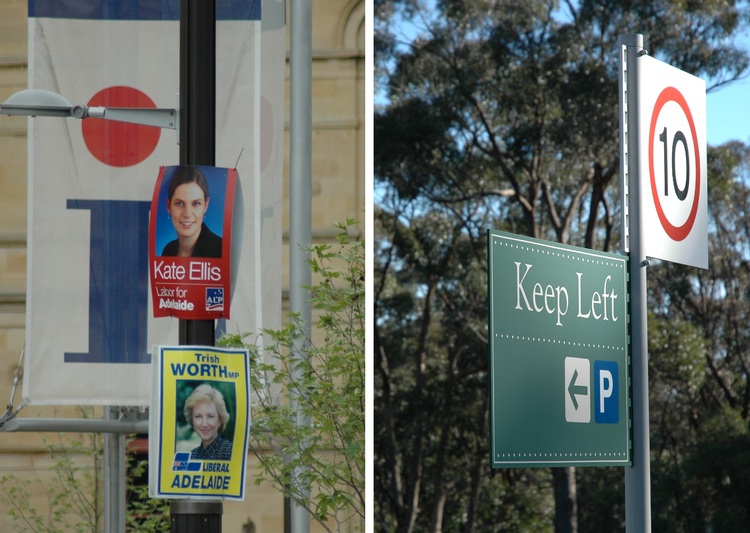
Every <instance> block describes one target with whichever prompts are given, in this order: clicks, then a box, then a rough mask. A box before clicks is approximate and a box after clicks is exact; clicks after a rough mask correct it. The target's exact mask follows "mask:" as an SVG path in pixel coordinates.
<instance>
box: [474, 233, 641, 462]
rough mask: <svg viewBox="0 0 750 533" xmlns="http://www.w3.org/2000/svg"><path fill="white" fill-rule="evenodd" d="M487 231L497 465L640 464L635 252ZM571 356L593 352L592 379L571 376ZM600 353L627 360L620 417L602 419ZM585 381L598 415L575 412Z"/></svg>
mask: <svg viewBox="0 0 750 533" xmlns="http://www.w3.org/2000/svg"><path fill="white" fill-rule="evenodd" d="M487 236H488V238H487V252H488V307H489V369H490V376H489V378H490V379H489V386H490V390H489V394H490V463H491V466H492V467H493V468H521V467H564V466H630V465H631V464H632V413H631V390H632V387H631V369H630V360H631V356H630V314H629V303H628V302H629V283H628V261H629V259H628V257H627V256H624V255H619V254H612V253H606V252H599V251H595V250H589V249H587V248H579V247H575V246H569V245H564V244H558V243H553V242H550V241H542V240H539V239H533V238H529V237H522V236H519V235H514V234H511V233H505V232H500V231H496V230H488V232H487ZM605 283H606V285H605ZM537 285H538V287H539V288H538V289H537V292H536V293H534V287H535V286H537ZM519 287H520V288H519ZM594 293H597V294H594ZM605 295H607V296H605ZM592 298H593V299H592ZM563 311H564V312H563ZM592 311H593V312H592ZM566 358H576V359H579V361H578V362H581V361H580V360H581V359H587V360H588V365H589V366H590V368H591V371H590V377H589V383H588V385H589V386H588V389H586V387H585V385H582V382H581V381H580V379H579V380H578V381H575V380H576V379H578V378H573V380H574V383H566V374H565V364H566V362H565V360H566ZM570 361H572V360H570ZM570 361H569V362H570ZM594 361H605V362H608V364H612V362H616V363H617V368H618V377H617V387H618V402H619V403H618V420H617V422H614V423H597V422H596V420H595V413H594V406H593V405H592V404H593V403H594V383H592V382H593V376H594V370H593V368H594ZM583 364H584V365H586V363H585V362H584V363H583ZM584 390H585V391H586V396H585V398H587V399H588V401H590V402H591V404H589V406H590V413H591V414H590V422H587V423H574V422H568V421H566V410H565V409H566V407H565V402H566V395H569V398H575V399H581V397H580V394H581V393H582V392H583V391H584ZM574 394H579V395H578V396H574ZM574 401H575V400H574ZM571 405H572V404H571ZM576 409H578V406H577V402H576Z"/></svg>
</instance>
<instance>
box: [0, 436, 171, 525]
mask: <svg viewBox="0 0 750 533" xmlns="http://www.w3.org/2000/svg"><path fill="white" fill-rule="evenodd" d="M82 437H83V439H84V440H71V439H69V438H66V437H64V436H62V435H59V436H58V439H57V441H56V443H54V444H52V443H49V442H47V441H45V448H46V450H47V453H48V455H49V457H50V459H51V460H52V465H51V468H50V470H49V472H50V475H51V478H49V479H48V478H47V477H46V476H45V477H42V476H40V474H39V472H38V471H35V473H34V477H33V478H29V477H22V476H18V475H16V474H8V475H3V476H2V477H0V502H2V504H3V507H4V508H5V509H6V510H7V515H8V517H9V518H10V519H11V521H12V523H13V526H14V531H16V532H18V533H26V532H33V533H73V532H74V533H98V532H99V531H101V527H102V520H103V518H104V507H103V505H104V503H103V501H102V497H103V494H102V482H103V480H102V474H101V471H102V467H103V465H102V456H103V448H102V443H103V437H102V435H101V434H95V433H87V434H83V435H82ZM126 462H127V467H126V469H127V480H126V489H127V492H128V501H127V507H126V513H125V522H126V526H127V528H128V531H137V532H138V533H161V532H163V531H169V527H170V515H169V502H168V500H163V499H155V498H154V499H152V498H149V496H148V485H147V484H143V483H138V482H137V481H138V480H142V479H144V478H147V475H146V472H147V468H148V461H147V460H145V459H143V460H137V459H136V457H135V454H133V453H128V454H127V455H126ZM40 491H41V492H43V494H44V496H45V498H46V500H47V505H46V507H43V508H39V507H38V506H37V505H35V501H34V500H33V499H32V494H38V493H39V492H40Z"/></svg>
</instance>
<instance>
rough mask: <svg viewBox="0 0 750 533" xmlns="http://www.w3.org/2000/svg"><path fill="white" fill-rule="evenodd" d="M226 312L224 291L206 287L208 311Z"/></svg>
mask: <svg viewBox="0 0 750 533" xmlns="http://www.w3.org/2000/svg"><path fill="white" fill-rule="evenodd" d="M223 310H224V289H223V288H218V287H206V311H223Z"/></svg>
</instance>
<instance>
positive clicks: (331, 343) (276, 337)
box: [221, 221, 365, 531]
mask: <svg viewBox="0 0 750 533" xmlns="http://www.w3.org/2000/svg"><path fill="white" fill-rule="evenodd" d="M353 224H354V222H353V221H347V223H346V224H340V225H338V226H337V227H338V228H339V230H340V233H339V234H338V236H337V242H338V244H337V245H336V246H331V245H316V246H314V247H313V248H312V250H311V260H310V267H311V270H312V273H313V276H314V279H317V280H318V281H317V282H315V283H314V284H313V285H312V286H311V287H308V289H309V291H310V294H311V301H312V306H313V309H314V311H315V313H316V316H317V324H316V325H317V329H318V331H319V333H320V335H321V336H322V337H323V342H322V343H319V344H317V345H316V344H315V343H314V342H313V341H312V339H308V338H305V335H304V332H305V324H302V323H301V320H300V318H299V317H298V316H295V315H292V316H290V317H289V321H288V323H287V324H286V325H285V326H283V327H282V328H281V329H280V330H278V331H277V330H263V331H262V337H263V342H262V348H261V343H256V344H251V345H249V346H247V348H248V349H249V351H250V354H251V361H252V373H251V381H252V387H253V389H254V390H255V391H256V392H257V393H258V397H259V398H260V405H259V406H254V407H253V412H252V420H253V430H252V435H251V437H252V438H251V447H252V450H253V452H254V453H255V454H256V456H257V457H258V458H259V460H260V462H261V464H262V467H263V470H262V472H261V473H260V476H259V478H258V479H257V480H256V482H257V483H260V482H261V481H262V480H266V481H269V482H271V483H272V484H273V485H274V486H275V487H276V488H277V489H278V490H280V491H282V492H283V493H284V494H285V496H288V497H290V498H292V499H294V500H295V501H296V502H297V503H298V504H299V505H302V506H304V507H306V508H307V509H308V510H309V511H310V513H311V516H312V517H313V519H315V520H316V521H318V522H319V523H320V524H322V525H323V527H325V528H326V530H329V531H330V530H334V529H335V530H361V529H363V527H364V500H365V494H364V473H365V435H364V413H365V405H364V394H365V385H364V373H365V369H364V351H365V344H364V343H365V338H364V331H365V328H364V321H365V317H364V306H365V301H364V279H365V278H364V275H365V274H364V271H365V264H364V242H363V241H362V240H353V239H352V238H351V237H350V236H349V231H348V229H349V227H351V226H352V225H353ZM245 337H246V335H242V336H228V337H225V338H223V339H222V340H221V344H223V345H232V346H237V345H241V344H242V343H243V340H244V338H245ZM274 391H280V392H279V393H278V397H274V396H273V394H274ZM298 420H303V421H304V420H309V424H305V423H302V424H300V423H298ZM295 472H296V475H295ZM300 473H301V475H300Z"/></svg>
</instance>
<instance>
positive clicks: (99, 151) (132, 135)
mask: <svg viewBox="0 0 750 533" xmlns="http://www.w3.org/2000/svg"><path fill="white" fill-rule="evenodd" d="M87 105H88V106H89V107H146V108H155V107H156V104H154V102H153V100H151V98H149V97H148V96H147V95H146V93H144V92H142V91H139V90H138V89H134V88H133V87H126V86H123V85H118V86H114V87H107V88H106V89H102V90H101V91H99V92H98V93H96V94H95V95H94V96H93V97H92V98H91V100H89V102H88V104H87ZM81 129H82V131H83V140H84V142H85V143H86V147H87V148H88V149H89V152H91V155H93V156H94V157H95V158H97V159H98V160H99V161H101V162H102V163H104V164H105V165H110V166H112V167H129V166H132V165H137V164H138V163H140V162H142V161H143V160H144V159H146V158H147V157H148V156H150V155H151V153H152V152H153V151H154V149H156V145H157V144H158V143H159V137H160V136H161V129H160V128H157V127H154V126H139V125H138V124H128V123H126V122H116V121H113V120H105V119H98V118H87V119H86V120H83V121H82V125H81Z"/></svg>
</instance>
